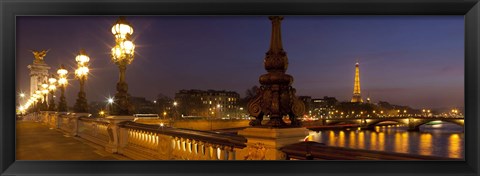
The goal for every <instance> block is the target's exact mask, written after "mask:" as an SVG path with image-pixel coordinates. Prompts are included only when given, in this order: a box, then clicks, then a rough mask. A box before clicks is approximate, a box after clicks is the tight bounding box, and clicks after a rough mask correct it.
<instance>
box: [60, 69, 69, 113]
mask: <svg viewBox="0 0 480 176" xmlns="http://www.w3.org/2000/svg"><path fill="white" fill-rule="evenodd" d="M57 74H58V81H57V83H58V86H59V88H60V93H61V94H60V102H58V111H59V112H67V111H68V108H67V101H66V99H65V87H66V86H67V84H68V80H67V74H68V71H67V69H65V66H64V65H63V64H62V65H61V66H60V68H59V69H58V70H57Z"/></svg>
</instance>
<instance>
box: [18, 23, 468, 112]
mask: <svg viewBox="0 0 480 176" xmlns="http://www.w3.org/2000/svg"><path fill="white" fill-rule="evenodd" d="M117 18H118V17H114V16H104V17H94V16H91V17H90V16H89V17H80V16H79V17H74V16H72V17H55V16H49V17H17V34H16V35H17V46H16V47H17V58H16V59H17V89H18V91H19V92H20V91H23V92H28V91H29V86H30V85H29V76H28V74H29V73H28V72H29V71H28V69H27V65H29V64H31V63H32V61H33V55H32V53H31V52H30V51H29V49H34V50H42V49H50V51H49V52H48V54H47V56H46V57H45V61H46V62H47V64H49V65H50V66H51V67H52V68H53V69H55V70H56V69H57V68H58V67H59V65H60V64H65V65H66V66H67V67H68V69H69V71H70V73H73V68H76V63H75V61H74V60H75V56H76V54H77V52H78V51H79V50H80V49H81V48H84V49H85V50H86V52H87V54H88V55H89V56H90V59H91V61H90V68H91V74H90V75H89V78H88V81H87V83H86V92H87V99H88V100H89V101H104V100H105V99H106V97H108V96H109V95H112V96H113V95H114V94H115V84H116V82H117V81H118V68H117V66H116V65H115V64H113V63H112V62H111V61H110V50H111V47H112V46H113V45H114V43H115V41H114V37H113V35H112V33H111V31H110V29H111V26H112V25H113V23H114V22H115V21H116V20H117ZM463 18H464V17H463V16H286V17H285V19H284V20H283V22H282V40H283V46H284V49H285V50H286V52H287V55H288V58H289V68H288V70H287V73H288V74H290V75H292V76H293V77H294V79H295V80H294V83H293V87H294V88H296V89H297V95H308V96H312V97H313V98H321V97H323V96H334V97H336V98H337V99H338V100H340V101H347V100H350V98H351V96H352V92H353V79H354V71H355V70H354V68H355V60H356V59H359V61H360V75H361V76H360V80H361V89H362V94H363V97H366V96H367V94H369V95H370V97H371V99H372V101H374V102H378V101H388V102H391V103H394V104H401V105H410V106H412V107H417V108H422V107H433V108H435V107H437V108H438V107H453V106H456V107H461V106H463V102H464V19H463ZM127 20H128V21H129V22H130V23H131V24H132V25H133V27H134V33H133V38H134V42H135V44H136V46H137V48H136V51H135V52H136V56H135V60H134V61H133V63H132V64H131V65H129V66H128V68H127V82H128V84H129V93H130V94H131V95H132V96H141V97H146V98H147V99H150V100H153V99H154V97H156V96H157V95H158V94H159V93H163V94H165V95H167V96H170V97H173V96H174V93H175V92H177V91H178V90H180V89H204V90H206V89H216V90H232V91H236V92H238V93H240V95H241V96H242V97H243V96H244V94H245V90H246V89H247V88H250V87H252V86H254V85H259V83H258V77H259V76H260V75H261V74H264V73H266V71H265V70H264V68H263V58H264V56H265V52H266V51H267V49H268V47H269V40H270V30H271V23H270V21H269V20H268V18H267V17H266V16H243V17H240V16H145V17H127ZM78 90H79V88H78V81H77V80H73V75H71V76H70V85H69V86H68V88H67V91H66V95H67V100H68V103H69V106H72V105H73V103H74V102H75V99H76V94H77V92H78Z"/></svg>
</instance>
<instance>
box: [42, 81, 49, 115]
mask: <svg viewBox="0 0 480 176" xmlns="http://www.w3.org/2000/svg"><path fill="white" fill-rule="evenodd" d="M41 94H42V95H43V100H42V107H41V108H40V110H41V111H46V110H48V104H47V94H48V84H47V81H44V82H43V83H42V90H41Z"/></svg>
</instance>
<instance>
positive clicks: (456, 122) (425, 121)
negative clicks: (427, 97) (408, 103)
mask: <svg viewBox="0 0 480 176" xmlns="http://www.w3.org/2000/svg"><path fill="white" fill-rule="evenodd" d="M433 121H442V122H449V123H452V124H456V125H459V126H461V127H464V126H465V121H464V120H463V119H425V120H422V121H420V122H418V123H415V124H414V125H413V127H414V128H419V127H420V126H422V125H425V124H426V123H429V122H433Z"/></svg>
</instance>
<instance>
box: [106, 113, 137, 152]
mask: <svg viewBox="0 0 480 176" xmlns="http://www.w3.org/2000/svg"><path fill="white" fill-rule="evenodd" d="M134 118H135V117H133V116H108V117H106V119H107V120H108V121H109V122H110V124H109V125H108V128H107V130H108V136H109V140H108V144H107V146H105V150H106V151H108V152H110V153H117V152H118V148H119V147H120V142H119V139H120V138H122V137H124V136H120V134H125V135H128V134H127V133H120V127H119V126H118V124H119V123H121V122H125V121H132V120H133V119H134Z"/></svg>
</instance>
